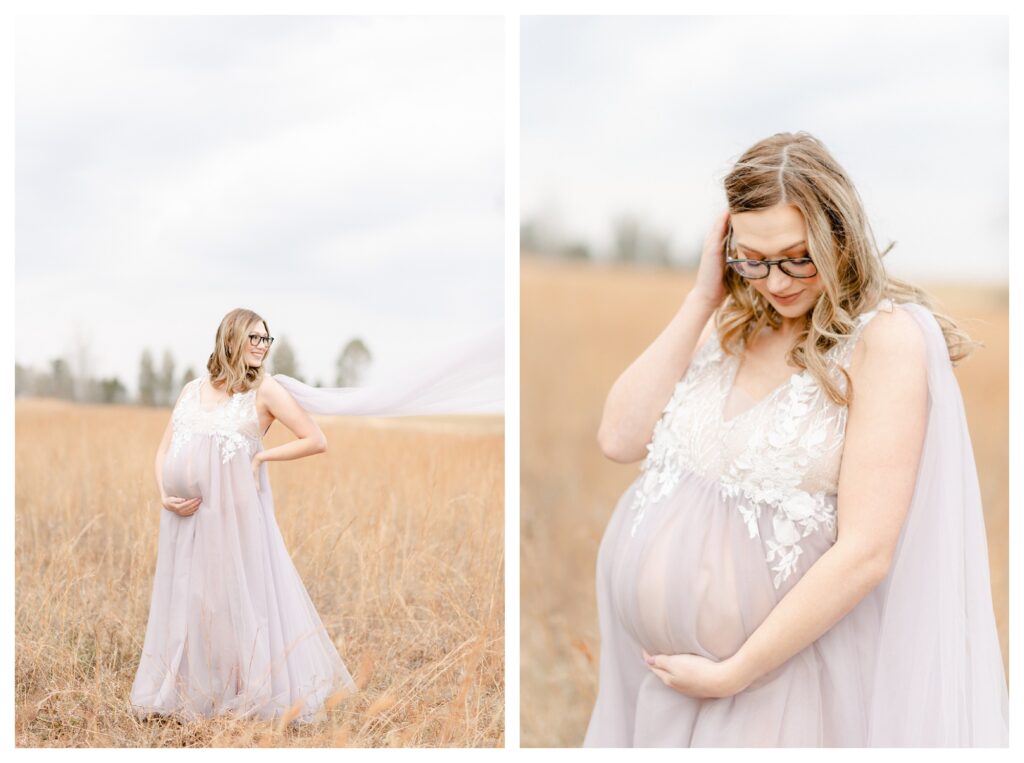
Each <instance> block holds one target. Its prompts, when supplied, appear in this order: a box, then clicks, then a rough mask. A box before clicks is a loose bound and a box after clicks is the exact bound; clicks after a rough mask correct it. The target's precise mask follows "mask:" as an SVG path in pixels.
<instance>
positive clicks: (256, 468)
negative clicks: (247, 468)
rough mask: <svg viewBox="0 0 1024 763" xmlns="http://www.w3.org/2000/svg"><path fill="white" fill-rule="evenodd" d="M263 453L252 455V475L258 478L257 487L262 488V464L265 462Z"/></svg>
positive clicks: (255, 478)
mask: <svg viewBox="0 0 1024 763" xmlns="http://www.w3.org/2000/svg"><path fill="white" fill-rule="evenodd" d="M261 456H262V454H261V453H257V454H256V455H255V456H253V457H252V477H253V479H254V480H256V489H257V490H259V489H260V464H262V463H263V459H262V458H261Z"/></svg>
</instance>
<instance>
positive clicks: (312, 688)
mask: <svg viewBox="0 0 1024 763" xmlns="http://www.w3.org/2000/svg"><path fill="white" fill-rule="evenodd" d="M208 383H209V381H208V378H200V379H195V380H193V381H191V382H189V383H188V384H187V385H186V387H185V389H184V390H183V394H182V395H181V397H180V399H179V400H178V403H177V405H176V406H175V408H174V411H173V413H172V424H173V432H174V433H173V437H172V440H171V445H170V447H169V448H168V451H167V455H166V457H165V459H164V463H163V485H164V489H165V491H166V493H167V494H168V495H173V496H178V497H184V498H191V497H194V496H201V497H202V499H203V500H202V503H201V504H200V506H199V509H198V510H197V511H196V512H195V513H193V514H192V515H191V516H188V517H181V516H178V515H177V514H174V513H173V512H171V511H167V510H164V509H161V511H160V540H159V551H158V555H157V564H156V576H155V578H154V581H153V593H152V599H151V603H150V609H149V622H148V624H147V626H146V636H145V642H144V644H143V648H142V658H141V660H140V663H139V668H138V672H137V674H136V676H135V682H134V684H133V686H132V690H131V697H130V701H131V704H132V707H133V709H134V711H135V712H136V714H137V715H138V716H140V717H143V716H146V715H149V714H151V713H155V714H159V715H172V716H175V717H178V718H181V719H186V720H188V719H196V718H200V717H209V716H212V715H221V714H231V715H235V716H237V717H258V718H263V719H269V718H276V717H278V716H280V715H282V714H283V713H284V712H285V711H287V710H288V709H289V708H291V707H292V706H293V705H295V704H296V703H298V702H300V701H301V702H302V703H303V704H302V708H301V710H300V712H299V715H298V717H297V718H296V721H297V722H306V721H310V720H314V718H313V716H314V715H315V714H316V713H317V711H318V710H319V709H320V708H321V707H322V705H323V703H324V700H325V699H326V698H327V697H329V696H330V695H331V694H332V693H334V692H336V691H338V690H339V689H342V688H347V689H349V690H354V689H355V685H354V683H353V681H352V677H351V676H350V675H349V672H348V670H346V668H345V665H344V664H343V663H342V661H341V658H340V657H339V656H338V650H337V649H336V648H335V646H334V644H333V643H332V642H331V638H330V636H329V635H328V633H327V631H326V630H325V628H324V625H323V623H322V622H321V620H320V617H319V615H318V614H317V611H316V609H315V607H314V606H313V602H312V601H311V600H310V598H309V595H308V593H307V592H306V588H305V586H304V585H303V583H302V580H301V579H300V578H299V574H298V572H297V571H296V569H295V566H294V564H293V563H292V560H291V558H290V556H289V554H288V550H287V549H286V548H285V544H284V540H283V539H282V537H281V532H280V530H279V529H278V526H277V520H276V519H275V517H274V502H273V499H272V497H271V492H270V484H269V481H268V478H267V473H266V466H265V465H264V466H262V467H261V469H260V486H259V488H258V489H257V486H256V484H255V481H254V479H253V474H252V466H251V459H252V456H253V455H254V454H255V453H256V452H257V451H259V450H262V448H263V444H262V440H261V438H260V431H259V420H258V418H257V414H256V405H255V398H256V390H255V389H253V390H250V391H249V392H247V393H240V394H235V395H233V396H232V397H230V398H228V399H227V400H225V401H223V402H221V403H220V404H218V405H215V406H212V407H209V406H208V404H206V407H204V404H203V403H202V402H201V400H200V394H199V392H200V385H205V384H208Z"/></svg>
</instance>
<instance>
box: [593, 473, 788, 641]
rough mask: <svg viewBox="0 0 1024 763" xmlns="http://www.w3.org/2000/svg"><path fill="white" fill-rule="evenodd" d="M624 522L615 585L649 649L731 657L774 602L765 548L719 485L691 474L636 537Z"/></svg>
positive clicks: (649, 513)
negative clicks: (722, 492) (720, 492)
mask: <svg viewBox="0 0 1024 763" xmlns="http://www.w3.org/2000/svg"><path fill="white" fill-rule="evenodd" d="M629 519H631V517H630V518H629ZM619 524H620V527H621V532H619V533H618V537H617V538H616V539H615V542H614V558H613V560H612V564H613V566H614V570H613V571H612V572H613V574H612V575H610V576H609V580H610V582H609V584H610V585H612V586H613V587H614V589H613V599H614V600H615V601H616V605H617V606H616V608H617V610H618V615H619V617H620V619H621V620H622V622H623V624H624V625H625V626H626V628H627V629H628V630H629V631H630V632H632V633H633V635H634V637H635V638H636V640H637V641H638V642H639V643H640V645H641V646H642V647H643V648H644V649H646V650H647V651H648V652H651V653H657V654H683V653H685V654H700V655H703V656H705V657H709V658H712V659H716V660H720V659H724V658H726V657H729V656H731V655H732V654H734V653H735V652H736V650H738V649H739V648H740V646H742V645H743V642H744V641H746V639H747V637H748V636H749V635H750V633H751V632H752V631H753V630H754V629H755V628H756V627H757V626H758V625H759V624H760V623H761V621H762V620H763V619H764V618H765V617H766V616H767V614H768V612H770V611H771V609H772V607H773V606H774V605H775V602H776V596H775V590H774V589H773V587H772V585H771V576H770V574H769V573H768V569H767V565H766V563H765V559H764V547H763V545H762V543H761V541H760V539H758V538H753V539H752V538H750V537H749V533H748V531H747V528H746V525H745V524H744V522H743V520H742V516H741V515H740V513H739V511H738V509H737V508H736V507H735V506H734V505H732V503H731V502H730V501H728V500H723V499H722V498H721V497H720V495H719V491H718V486H717V484H716V483H712V482H710V481H708V480H705V479H703V478H701V477H698V476H696V475H690V476H689V477H688V478H684V479H683V480H682V481H681V482H680V484H679V486H678V487H677V488H676V489H675V490H673V492H672V493H671V494H670V495H669V496H667V497H666V498H665V499H663V500H661V501H659V502H658V503H657V504H654V505H652V506H649V507H648V508H647V510H646V512H645V516H644V519H643V521H642V522H641V523H640V525H639V527H638V529H637V532H636V534H635V535H630V533H629V521H627V522H625V523H619Z"/></svg>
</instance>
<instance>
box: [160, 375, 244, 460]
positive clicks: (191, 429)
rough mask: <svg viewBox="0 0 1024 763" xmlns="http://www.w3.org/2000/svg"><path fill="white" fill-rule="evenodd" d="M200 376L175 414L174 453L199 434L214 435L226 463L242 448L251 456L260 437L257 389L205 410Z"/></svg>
mask: <svg viewBox="0 0 1024 763" xmlns="http://www.w3.org/2000/svg"><path fill="white" fill-rule="evenodd" d="M200 383H201V380H200V379H196V380H194V381H192V382H190V384H191V388H190V389H189V390H188V391H187V392H186V393H185V396H184V397H182V399H181V401H180V402H179V403H178V405H177V406H176V407H175V409H174V413H173V414H172V415H171V421H172V427H173V430H174V432H173V434H172V435H171V454H172V455H177V454H178V452H179V451H180V450H181V449H182V448H183V447H184V446H185V445H186V444H187V443H188V442H189V440H191V439H192V437H193V436H194V435H196V434H207V435H209V436H210V437H212V438H213V441H214V443H216V445H217V447H218V449H219V450H220V454H221V461H222V463H225V464H226V463H228V462H229V461H230V460H231V459H232V458H234V456H235V454H236V453H237V452H238V451H239V450H242V451H244V452H245V453H246V454H247V455H249V456H251V455H252V454H253V453H254V452H255V448H256V440H257V439H258V433H257V432H258V426H259V425H258V420H257V417H256V406H255V398H256V390H255V389H251V390H249V391H248V392H242V393H236V394H234V395H232V396H231V398H230V399H228V400H226V401H224V402H223V403H221V404H220V405H218V406H216V407H215V408H213V409H211V410H203V408H202V405H201V404H200V402H199V385H200Z"/></svg>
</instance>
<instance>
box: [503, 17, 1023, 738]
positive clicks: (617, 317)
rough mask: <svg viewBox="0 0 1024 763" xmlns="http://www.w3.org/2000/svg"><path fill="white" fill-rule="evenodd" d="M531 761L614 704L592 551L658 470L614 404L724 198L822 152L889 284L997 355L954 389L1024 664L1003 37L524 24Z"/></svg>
mask: <svg viewBox="0 0 1024 763" xmlns="http://www.w3.org/2000/svg"><path fill="white" fill-rule="evenodd" d="M521 47H522V50H521V67H522V68H521V91H522V95H521V98H522V101H521V103H522V106H521V149H520V154H521V168H520V171H521V210H522V219H521V221H520V226H521V227H520V231H521V247H522V252H521V255H522V259H521V292H520V294H521V408H520V410H521V438H522V439H521V447H522V453H521V509H520V511H521V566H520V575H521V602H522V603H521V657H520V659H521V680H522V685H521V696H522V705H521V729H522V732H521V740H522V744H523V745H524V746H540V745H553V746H577V745H579V744H580V743H581V741H582V739H583V733H584V731H585V728H586V723H587V721H588V719H589V717H590V711H591V709H592V706H593V701H594V698H595V696H596V688H597V662H596V660H597V656H598V654H599V649H600V644H599V642H598V625H597V611H596V604H595V594H594V565H595V560H596V554H597V547H598V544H599V543H600V539H601V536H602V534H603V532H604V528H605V524H606V523H607V521H608V519H609V517H610V515H611V512H612V509H613V508H614V505H615V502H616V500H617V499H618V497H619V496H620V495H621V493H622V491H623V490H624V489H625V488H626V486H627V485H628V484H629V483H630V482H631V481H632V479H633V478H634V477H635V476H636V474H637V471H638V469H639V464H631V465H620V464H615V463H612V462H611V461H608V460H606V459H604V458H603V456H602V455H601V453H600V451H599V449H598V447H597V443H596V434H597V427H598V424H599V422H600V415H601V408H602V405H603V403H604V397H605V395H606V394H607V392H608V389H609V388H610V387H611V385H612V383H613V382H614V380H615V379H616V377H617V376H618V375H619V374H620V373H621V372H622V371H623V370H624V369H625V368H626V366H627V365H628V364H629V363H630V362H631V361H632V360H633V359H634V358H635V357H636V356H637V355H639V354H640V352H641V351H642V350H643V349H644V348H645V347H646V346H647V345H648V344H649V343H650V342H651V341H652V340H653V339H654V338H655V336H657V334H658V333H659V332H660V331H661V329H662V328H664V326H665V325H666V324H667V323H668V321H669V320H670V319H671V317H672V315H673V314H674V313H675V311H676V310H677V309H678V307H679V305H680V303H681V302H682V300H683V297H684V296H685V295H686V293H687V291H688V290H689V288H690V286H691V284H692V277H693V270H692V268H694V267H695V266H696V263H697V261H698V258H699V254H700V245H701V242H702V240H703V238H704V235H705V233H706V231H707V228H708V227H709V225H710V224H711V223H712V221H713V218H714V216H715V213H716V211H717V210H719V209H722V208H724V206H725V198H724V194H723V192H722V188H721V180H722V178H723V177H724V175H725V174H726V172H727V171H728V169H729V167H730V166H731V164H732V163H733V162H734V161H735V160H736V159H738V158H739V156H740V155H741V154H742V152H743V151H744V150H746V149H747V148H748V147H749V146H750V145H752V144H753V143H755V142H756V141H758V140H760V139H761V138H764V137H767V136H768V135H771V134H773V133H776V132H784V131H796V130H806V131H808V132H810V133H811V134H813V135H815V136H816V137H817V138H819V139H820V140H822V141H823V142H824V143H825V145H826V146H827V147H828V148H829V150H830V151H831V152H832V153H833V155H834V156H835V157H836V158H837V159H838V161H839V162H840V163H841V164H842V165H843V166H844V168H845V169H846V170H847V172H848V173H849V175H850V176H851V178H852V179H853V182H854V184H855V185H856V187H857V189H858V191H859V193H860V195H861V197H862V199H863V200H864V203H865V206H866V208H867V212H868V215H869V219H870V221H871V224H872V228H873V230H874V233H875V236H876V239H877V240H878V243H879V245H880V247H881V248H884V247H885V246H886V245H887V244H888V243H889V242H891V241H896V246H895V247H894V249H893V250H892V251H891V252H890V254H889V255H888V256H887V257H886V259H885V263H886V267H887V269H888V270H889V271H890V272H891V273H893V274H894V275H896V276H900V277H903V278H907V279H910V280H912V281H914V282H915V283H917V284H919V285H921V286H923V287H925V288H926V289H928V290H929V291H930V292H931V293H932V294H933V295H934V296H935V297H936V298H937V300H938V303H939V307H940V309H942V310H944V311H945V312H947V313H948V314H951V315H952V316H953V317H954V318H956V319H957V320H958V321H959V322H960V323H961V325H962V327H963V328H965V329H966V330H967V331H968V332H969V333H970V334H971V335H972V337H973V338H975V339H977V340H979V341H982V342H984V344H985V347H984V348H983V349H979V350H977V351H976V352H975V353H974V354H973V355H972V356H971V357H970V358H969V359H968V360H966V361H964V362H963V363H961V364H960V366H959V367H958V368H957V369H956V374H957V377H958V380H959V382H960V385H961V389H962V391H963V395H964V399H965V406H966V410H967V417H968V424H969V426H970V430H971V435H972V440H973V445H974V450H975V457H976V461H977V464H978V469H979V477H980V481H981V488H982V498H983V501H984V506H985V512H986V526H987V531H988V536H989V556H990V567H991V572H992V585H993V601H994V605H995V610H996V618H997V625H998V628H999V636H1000V641H1001V645H1002V648H1003V656H1004V663H1005V662H1006V661H1007V660H1008V654H1007V643H1008V641H1007V637H1008V631H1007V627H1008V610H1007V595H1008V593H1007V589H1008V579H1007V578H1008V569H1007V551H1008V549H1007V527H1008V524H1007V504H1008V458H1007V447H1008V428H1007V426H1008V425H1007V421H1008V361H1009V359H1008V281H1007V274H1008V257H1007V241H1008V209H1009V207H1008V194H1007V191H1008V167H1007V161H1008V72H1007V60H1008V25H1007V22H1006V20H1005V19H1004V18H999V17H987V18H984V17H964V16H958V17H927V16H915V17H894V16H886V17H837V16H819V17H782V16H772V17H744V16H729V17H686V16H680V17H643V18H641V17H625V16H619V17H562V18H554V17H524V19H523V21H522V27H521Z"/></svg>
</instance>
